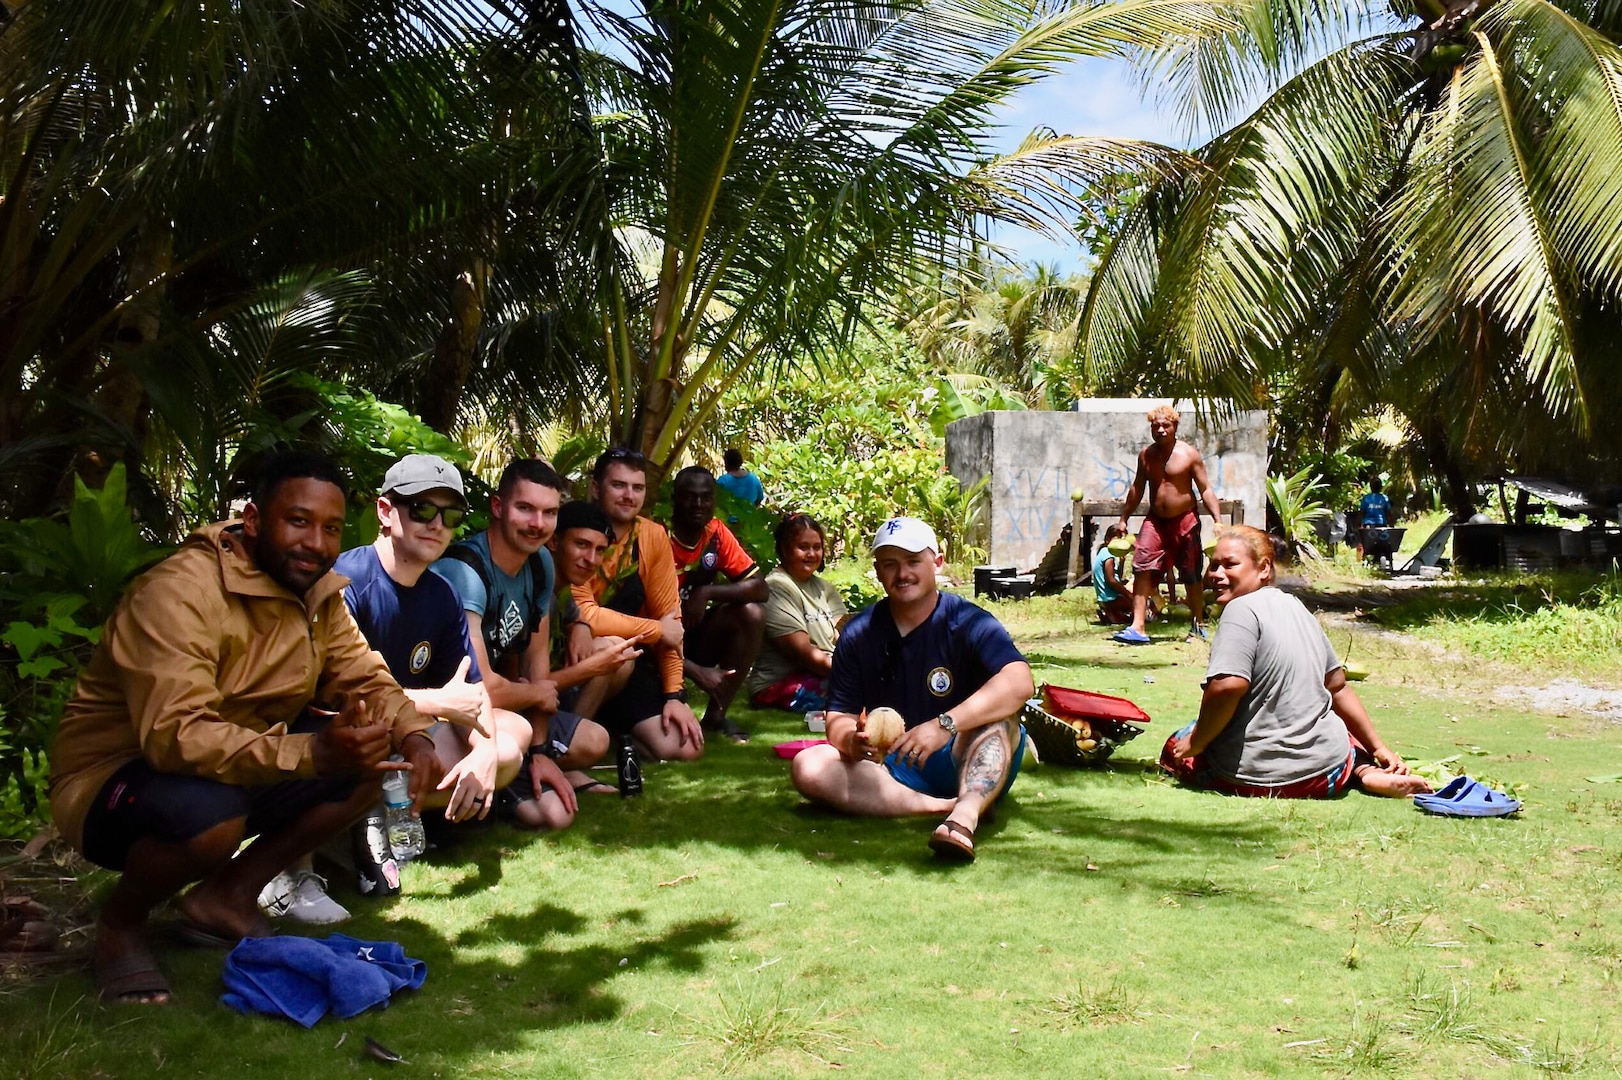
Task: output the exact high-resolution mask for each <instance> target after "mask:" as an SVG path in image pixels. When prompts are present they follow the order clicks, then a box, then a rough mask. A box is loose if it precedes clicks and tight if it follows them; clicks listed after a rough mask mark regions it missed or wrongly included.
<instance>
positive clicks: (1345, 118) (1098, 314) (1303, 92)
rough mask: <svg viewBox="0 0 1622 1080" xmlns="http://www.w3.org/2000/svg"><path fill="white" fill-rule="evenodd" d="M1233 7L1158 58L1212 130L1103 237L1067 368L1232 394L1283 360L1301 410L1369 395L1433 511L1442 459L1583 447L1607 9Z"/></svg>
mask: <svg viewBox="0 0 1622 1080" xmlns="http://www.w3.org/2000/svg"><path fill="white" fill-rule="evenodd" d="M1238 11H1239V15H1238V18H1237V20H1236V22H1237V27H1236V28H1235V29H1232V30H1228V31H1224V32H1219V33H1217V34H1213V35H1203V36H1200V37H1198V38H1196V39H1190V40H1188V41H1185V42H1180V43H1176V44H1174V46H1173V47H1172V48H1170V49H1166V50H1162V51H1161V52H1160V53H1159V54H1158V57H1157V59H1158V66H1156V67H1155V68H1154V71H1155V73H1156V77H1157V78H1159V79H1161V80H1162V81H1163V83H1164V84H1165V85H1167V86H1170V87H1171V88H1173V90H1174V91H1175V92H1177V93H1178V94H1180V96H1181V100H1182V101H1183V103H1184V104H1185V106H1186V107H1187V109H1188V114H1189V116H1190V117H1191V118H1195V119H1202V120H1204V121H1206V122H1209V123H1214V124H1215V125H1217V126H1221V125H1223V124H1226V123H1228V122H1229V121H1230V120H1231V119H1233V118H1235V117H1237V122H1235V123H1233V124H1232V126H1231V127H1227V128H1226V130H1223V131H1222V132H1221V134H1219V135H1217V136H1216V137H1215V138H1213V139H1211V140H1210V141H1209V142H1208V143H1206V144H1205V145H1204V146H1202V147H1200V148H1199V149H1198V150H1197V151H1196V152H1195V153H1194V154H1193V157H1194V158H1195V159H1197V162H1196V163H1195V164H1193V165H1191V166H1190V167H1188V168H1185V169H1182V170H1180V171H1177V172H1176V173H1175V175H1169V176H1166V177H1165V178H1163V179H1161V180H1159V181H1158V182H1156V183H1153V184H1152V185H1151V186H1150V188H1149V191H1148V193H1147V194H1146V196H1145V197H1144V198H1143V200H1142V201H1141V202H1140V203H1139V204H1138V205H1137V206H1136V207H1135V208H1134V209H1133V210H1132V212H1131V213H1130V215H1129V216H1128V218H1127V219H1126V221H1125V222H1124V224H1123V227H1122V229H1121V232H1120V233H1119V235H1118V236H1117V237H1116V238H1115V240H1114V241H1113V242H1112V243H1111V244H1110V246H1109V247H1108V248H1107V250H1106V252H1105V254H1104V256H1103V259H1102V261H1101V264H1100V266H1099V268H1098V271H1097V273H1096V275H1095V277H1094V283H1093V287H1092V290H1091V292H1090V294H1089V297H1088V303H1087V309H1086V311H1085V313H1084V316H1083V321H1082V329H1081V341H1082V344H1081V348H1082V351H1083V355H1084V356H1085V358H1086V359H1087V361H1088V362H1089V363H1092V364H1096V365H1098V366H1099V367H1100V368H1102V369H1106V370H1108V369H1121V368H1123V367H1131V368H1135V369H1137V370H1140V371H1141V370H1151V371H1155V372H1157V373H1158V378H1159V382H1160V385H1159V386H1158V387H1157V389H1160V390H1161V391H1163V392H1181V393H1201V394H1205V395H1211V394H1226V395H1229V396H1231V397H1232V398H1234V399H1236V400H1237V401H1240V402H1244V403H1255V402H1259V401H1264V400H1266V399H1267V396H1268V393H1267V390H1266V387H1267V386H1268V385H1269V384H1270V382H1272V381H1273V380H1275V379H1276V378H1277V377H1278V376H1279V374H1280V373H1281V372H1286V371H1288V372H1292V373H1295V374H1294V376H1292V377H1293V378H1294V379H1296V380H1297V381H1301V380H1305V381H1308V382H1311V383H1313V384H1315V385H1316V386H1317V387H1318V390H1317V391H1316V393H1317V394H1318V396H1319V398H1320V399H1321V401H1322V403H1323V406H1324V408H1325V415H1328V414H1329V412H1331V411H1332V410H1333V409H1344V410H1351V411H1352V412H1353V413H1355V412H1356V411H1357V410H1361V409H1367V408H1370V407H1372V406H1377V405H1379V404H1382V403H1389V404H1391V405H1393V406H1395V407H1396V408H1398V409H1399V410H1400V411H1401V412H1402V413H1403V414H1404V415H1405V416H1406V417H1407V418H1408V420H1409V422H1410V426H1411V427H1413V428H1414V429H1415V430H1417V431H1419V432H1422V433H1424V436H1425V438H1426V441H1427V444H1428V447H1429V450H1430V453H1431V457H1432V459H1433V462H1434V464H1435V465H1436V467H1437V470H1438V472H1439V473H1441V474H1451V475H1453V476H1454V479H1455V481H1456V482H1455V483H1453V484H1452V485H1451V486H1452V487H1454V488H1455V489H1456V490H1455V492H1454V497H1453V501H1454V504H1455V508H1457V509H1464V508H1466V506H1467V504H1468V502H1469V498H1468V492H1467V485H1465V484H1463V482H1462V480H1463V478H1462V476H1461V475H1459V472H1460V468H1461V466H1462V464H1463V463H1464V462H1466V461H1469V460H1487V461H1493V460H1501V459H1504V458H1506V457H1509V456H1514V455H1516V454H1523V453H1526V452H1529V451H1532V452H1541V453H1543V454H1544V455H1545V457H1547V456H1548V454H1549V452H1550V451H1551V450H1557V449H1558V448H1560V447H1564V448H1568V449H1569V448H1572V447H1573V446H1578V447H1581V448H1582V450H1584V451H1586V450H1587V449H1589V448H1592V447H1594V446H1596V445H1598V444H1597V443H1596V442H1591V441H1589V440H1587V438H1586V437H1587V436H1589V435H1591V434H1592V433H1593V432H1594V427H1593V420H1594V417H1595V415H1596V414H1597V412H1598V411H1599V410H1600V409H1601V408H1602V407H1606V406H1610V405H1614V404H1616V403H1618V401H1619V399H1618V398H1617V397H1616V387H1617V379H1616V377H1615V375H1614V372H1615V371H1616V368H1617V364H1616V360H1617V358H1618V357H1617V345H1616V339H1615V335H1614V333H1612V332H1611V329H1610V328H1611V325H1612V324H1613V323H1614V310H1615V305H1616V303H1617V302H1618V301H1619V300H1622V214H1619V210H1622V167H1619V166H1622V49H1619V48H1618V46H1617V45H1616V43H1615V42H1614V40H1613V39H1614V38H1615V36H1616V35H1617V34H1618V32H1622V8H1619V7H1618V6H1617V5H1615V4H1611V3H1608V2H1607V3H1593V2H1589V0H1418V2H1416V3H1414V4H1413V5H1412V6H1410V5H1409V4H1408V3H1407V2H1406V0H1393V3H1392V6H1391V7H1390V8H1389V9H1387V8H1384V7H1383V6H1371V7H1368V8H1364V7H1361V6H1357V5H1351V4H1343V3H1338V2H1336V0H1316V2H1309V3H1305V4H1293V3H1281V2H1278V0H1245V2H1243V3H1241V5H1240V7H1239V9H1238ZM1258 96H1263V99H1262V100H1261V102H1260V104H1259V105H1254V106H1253V107H1252V103H1254V102H1255V101H1256V100H1257V98H1258ZM1573 430H1574V431H1576V432H1577V433H1578V434H1579V436H1582V437H1583V438H1582V439H1581V440H1580V441H1577V442H1574V441H1573V440H1571V439H1570V438H1569V437H1568V438H1565V439H1559V438H1557V439H1554V440H1548V439H1547V438H1546V436H1547V434H1548V433H1550V432H1558V431H1564V432H1568V433H1569V432H1571V431H1573ZM1540 447H1541V450H1540V449H1539V448H1540ZM1607 450H1608V452H1611V453H1613V454H1614V451H1609V448H1607Z"/></svg>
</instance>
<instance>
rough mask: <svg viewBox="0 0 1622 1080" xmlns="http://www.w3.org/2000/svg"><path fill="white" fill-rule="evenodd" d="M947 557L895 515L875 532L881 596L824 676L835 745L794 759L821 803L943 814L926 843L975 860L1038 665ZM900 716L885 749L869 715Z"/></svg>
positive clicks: (856, 810)
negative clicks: (967, 593) (947, 588)
mask: <svg viewBox="0 0 1622 1080" xmlns="http://www.w3.org/2000/svg"><path fill="white" fill-rule="evenodd" d="M944 565H945V560H944V559H943V558H942V557H941V554H940V543H939V541H937V540H936V538H935V530H933V529H931V528H930V527H929V526H928V525H927V524H925V523H924V522H922V521H919V520H918V519H917V518H910V517H898V518H891V519H890V520H889V521H887V522H885V523H884V524H883V525H881V526H879V530H878V534H877V535H876V536H875V537H874V538H873V569H874V571H875V572H876V573H877V575H878V579H879V584H881V585H882V586H883V587H884V595H885V598H884V599H883V600H880V601H879V602H878V603H877V604H874V605H873V606H872V607H870V608H868V609H867V610H866V611H863V612H862V613H861V614H859V615H857V616H856V617H855V618H853V619H852V620H851V621H850V623H849V625H848V626H847V627H846V628H845V632H844V633H843V634H842V635H841V636H840V638H839V644H838V646H837V647H836V648H835V649H834V657H833V671H832V672H831V673H830V675H829V677H828V745H826V746H813V747H810V748H808V749H806V750H804V751H802V752H801V753H800V754H799V755H798V756H796V757H795V759H794V767H793V778H794V786H795V787H796V788H798V789H799V791H800V793H801V794H803V795H804V796H806V797H807V798H808V799H811V800H813V801H815V802H819V803H822V804H824V805H826V806H829V807H832V808H834V809H836V810H843V811H845V812H846V813H851V814H860V815H865V816H869V817H901V816H903V815H909V814H945V815H947V817H946V820H944V821H942V822H941V823H940V825H938V826H937V827H936V828H935V831H934V833H933V834H932V835H931V836H930V839H929V846H930V848H931V849H932V850H933V851H934V852H935V853H936V854H937V855H939V856H941V857H942V858H945V859H950V860H954V861H959V862H968V861H970V860H972V859H973V858H974V833H975V829H976V828H978V827H979V824H980V821H981V819H982V818H984V817H985V816H986V814H987V812H988V811H989V810H990V809H991V805H992V803H993V802H994V801H995V800H996V799H997V798H998V797H999V796H1001V795H1002V794H1003V792H1005V791H1007V790H1008V787H1009V786H1010V785H1011V784H1012V783H1013V782H1014V778H1015V777H1016V776H1018V775H1019V762H1020V757H1021V755H1022V754H1023V752H1024V749H1025V730H1024V729H1023V728H1022V727H1020V725H1019V723H1018V721H1017V720H1016V719H1014V718H1015V717H1016V716H1017V714H1018V713H1019V710H1020V707H1021V706H1022V705H1023V704H1024V702H1025V700H1026V699H1027V698H1029V697H1030V696H1031V694H1032V693H1033V690H1034V688H1033V684H1032V681H1031V667H1030V664H1028V663H1027V662H1026V661H1025V657H1024V656H1022V655H1021V654H1020V652H1019V650H1018V649H1017V648H1016V647H1015V646H1014V642H1013V639H1012V638H1011V637H1009V635H1008V631H1007V630H1005V629H1004V628H1003V626H1002V624H1001V623H999V622H998V621H997V620H996V618H994V617H993V616H992V615H991V613H990V612H987V611H985V610H984V609H982V608H979V607H976V606H975V605H974V604H972V603H970V602H969V601H967V600H965V599H963V598H962V597H960V596H957V595H955V594H952V593H943V592H941V591H940V590H939V589H938V588H937V585H936V580H935V576H936V574H937V573H938V572H939V571H940V569H941V568H942V567H943V566H944ZM881 706H883V707H888V708H891V709H894V710H896V711H897V712H899V713H900V714H901V716H902V717H903V719H904V720H905V722H906V730H905V732H904V733H903V734H902V735H901V737H900V738H899V739H898V740H896V742H895V743H894V744H892V745H891V746H890V748H889V751H888V753H885V752H883V751H881V750H880V749H878V748H876V747H874V746H873V744H872V743H871V742H870V741H869V739H868V732H867V728H866V721H865V717H866V715H867V714H868V713H869V712H871V711H872V710H874V709H877V708H879V707H881Z"/></svg>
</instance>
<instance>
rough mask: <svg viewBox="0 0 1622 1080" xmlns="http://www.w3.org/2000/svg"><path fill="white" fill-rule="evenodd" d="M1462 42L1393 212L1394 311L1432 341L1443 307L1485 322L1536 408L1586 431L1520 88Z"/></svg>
mask: <svg viewBox="0 0 1622 1080" xmlns="http://www.w3.org/2000/svg"><path fill="white" fill-rule="evenodd" d="M1473 37H1474V40H1475V44H1476V46H1477V48H1478V51H1477V52H1476V53H1475V54H1474V55H1473V56H1472V57H1471V58H1470V59H1469V60H1468V61H1467V62H1466V63H1465V64H1464V66H1463V67H1461V68H1459V69H1458V70H1457V71H1456V72H1455V73H1454V76H1453V79H1452V81H1451V84H1450V86H1449V88H1448V90H1447V93H1446V95H1445V97H1444V100H1443V101H1442V103H1441V105H1440V106H1439V107H1438V109H1437V110H1436V112H1435V113H1434V114H1433V115H1432V117H1431V118H1430V122H1429V124H1428V125H1427V128H1426V131H1425V132H1424V135H1423V136H1422V139H1421V143H1420V146H1419V148H1418V151H1417V161H1418V168H1417V170H1416V172H1415V176H1414V179H1413V182H1412V183H1411V184H1410V185H1409V187H1408V189H1407V190H1406V191H1405V192H1404V194H1403V195H1402V196H1401V197H1400V198H1399V200H1398V201H1397V203H1396V205H1395V206H1394V208H1393V217H1394V224H1393V230H1394V235H1395V238H1396V240H1397V243H1398V245H1399V248H1400V251H1401V258H1400V259H1399V261H1398V262H1397V263H1396V265H1395V268H1394V270H1393V280H1394V281H1395V283H1396V288H1397V292H1398V299H1397V306H1396V314H1397V316H1398V317H1399V318H1414V319H1417V320H1418V321H1419V323H1420V325H1421V326H1422V327H1423V328H1424V329H1425V330H1426V331H1427V332H1437V331H1439V330H1440V328H1441V327H1442V326H1443V325H1444V324H1445V322H1446V320H1447V318H1448V317H1449V316H1450V315H1451V314H1452V312H1453V311H1454V310H1457V309H1469V308H1479V309H1481V310H1483V311H1485V312H1488V313H1490V314H1491V316H1492V317H1493V318H1494V319H1495V320H1496V321H1498V322H1499V323H1500V324H1501V325H1502V326H1503V328H1504V329H1505V331H1506V332H1507V333H1508V334H1509V335H1510V336H1511V338H1512V339H1513V340H1515V341H1517V342H1519V347H1518V349H1517V351H1518V353H1519V354H1520V358H1521V362H1522V363H1523V364H1524V366H1525V369H1526V371H1527V373H1528V375H1529V378H1530V381H1531V384H1532V385H1533V386H1534V387H1535V388H1536V390H1537V393H1538V394H1539V395H1540V397H1541V398H1542V400H1543V401H1544V403H1545V404H1546V406H1547V407H1548V408H1550V409H1552V410H1554V411H1555V412H1556V413H1558V414H1563V415H1567V416H1570V417H1572V418H1574V419H1576V420H1577V421H1578V422H1579V424H1581V425H1586V423H1587V405H1586V402H1585V401H1584V400H1583V397H1582V393H1581V384H1580V381H1579V377H1578V368H1577V359H1576V355H1575V352H1574V349H1573V343H1574V337H1575V329H1574V326H1573V315H1572V303H1573V294H1572V289H1573V278H1572V270H1571V267H1570V265H1569V263H1567V262H1566V260H1565V259H1564V258H1563V257H1562V255H1561V253H1560V251H1559V245H1558V240H1557V237H1556V234H1555V231H1554V223H1553V221H1552V220H1551V219H1550V215H1549V212H1548V209H1547V207H1546V205H1545V203H1544V200H1543V199H1542V197H1541V196H1542V192H1541V183H1540V180H1539V177H1538V176H1537V173H1536V159H1535V147H1534V145H1533V142H1532V138H1531V135H1530V132H1529V131H1528V130H1527V128H1526V126H1525V125H1526V123H1527V119H1528V118H1527V116H1526V110H1525V105H1526V103H1525V101H1524V98H1523V96H1522V94H1523V88H1521V87H1517V86H1513V85H1511V83H1510V82H1509V79H1508V74H1507V72H1506V69H1505V67H1504V65H1503V63H1502V61H1501V56H1500V54H1499V51H1498V46H1497V44H1496V43H1495V42H1494V41H1493V40H1492V39H1491V38H1489V37H1488V36H1487V35H1486V34H1485V33H1484V32H1482V31H1480V30H1476V31H1475V32H1474V34H1473Z"/></svg>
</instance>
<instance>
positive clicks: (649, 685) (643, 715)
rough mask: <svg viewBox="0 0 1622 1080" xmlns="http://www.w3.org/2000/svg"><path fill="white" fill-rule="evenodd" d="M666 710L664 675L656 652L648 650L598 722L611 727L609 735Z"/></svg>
mask: <svg viewBox="0 0 1622 1080" xmlns="http://www.w3.org/2000/svg"><path fill="white" fill-rule="evenodd" d="M664 711H665V680H664V675H663V673H662V672H660V670H659V660H658V658H657V657H656V656H655V655H654V651H653V650H652V649H644V650H643V651H642V655H641V656H639V657H637V658H636V661H635V663H633V664H632V665H631V677H630V678H629V679H627V680H626V681H625V686H624V687H623V688H621V690H620V692H619V693H617V694H615V695H614V696H613V697H611V698H609V699H608V700H607V701H605V702H604V703H603V707H602V708H601V709H600V710H599V711H598V713H597V722H598V723H599V724H601V725H603V727H605V728H607V729H608V731H609V734H611V735H619V734H623V733H624V732H627V731H630V730H631V729H632V728H634V727H636V725H638V724H640V723H641V722H642V721H644V720H646V719H648V718H649V717H653V716H658V715H659V714H661V713H663V712H664Z"/></svg>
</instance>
